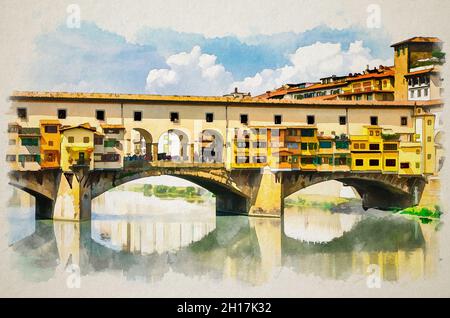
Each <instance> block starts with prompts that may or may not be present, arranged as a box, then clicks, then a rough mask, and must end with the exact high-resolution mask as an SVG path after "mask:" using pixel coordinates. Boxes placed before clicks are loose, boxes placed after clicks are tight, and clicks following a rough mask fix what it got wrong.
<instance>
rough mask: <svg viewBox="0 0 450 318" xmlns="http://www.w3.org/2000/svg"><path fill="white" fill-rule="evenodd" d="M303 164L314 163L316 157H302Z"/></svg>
mask: <svg viewBox="0 0 450 318" xmlns="http://www.w3.org/2000/svg"><path fill="white" fill-rule="evenodd" d="M300 162H301V163H302V165H312V164H313V163H314V158H312V157H302V158H301V159H300Z"/></svg>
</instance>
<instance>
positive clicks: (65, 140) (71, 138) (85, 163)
mask: <svg viewBox="0 0 450 318" xmlns="http://www.w3.org/2000/svg"><path fill="white" fill-rule="evenodd" d="M60 131H61V168H62V170H63V171H71V167H88V168H89V169H90V170H93V169H94V160H93V159H94V158H93V155H92V153H93V151H94V133H95V131H96V129H95V128H94V127H91V126H90V125H89V124H81V125H78V126H68V127H67V126H66V127H64V126H63V127H61V129H60Z"/></svg>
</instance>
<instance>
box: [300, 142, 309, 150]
mask: <svg viewBox="0 0 450 318" xmlns="http://www.w3.org/2000/svg"><path fill="white" fill-rule="evenodd" d="M300 146H301V149H302V150H308V144H307V143H306V142H302V143H301V145H300Z"/></svg>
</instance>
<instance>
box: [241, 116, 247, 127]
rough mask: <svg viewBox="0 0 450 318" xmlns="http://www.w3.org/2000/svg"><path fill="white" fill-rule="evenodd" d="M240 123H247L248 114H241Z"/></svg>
mask: <svg viewBox="0 0 450 318" xmlns="http://www.w3.org/2000/svg"><path fill="white" fill-rule="evenodd" d="M241 124H243V125H248V115H247V114H241Z"/></svg>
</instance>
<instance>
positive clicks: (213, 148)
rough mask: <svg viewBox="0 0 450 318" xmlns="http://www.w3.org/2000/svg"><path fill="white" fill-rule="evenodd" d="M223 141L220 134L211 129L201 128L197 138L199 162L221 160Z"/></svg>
mask: <svg viewBox="0 0 450 318" xmlns="http://www.w3.org/2000/svg"><path fill="white" fill-rule="evenodd" d="M223 149H224V142H223V137H222V135H221V134H220V133H219V132H218V131H215V130H213V129H206V130H203V131H202V132H201V134H200V139H199V152H200V154H199V158H198V160H197V158H196V160H195V161H199V162H211V163H216V162H223Z"/></svg>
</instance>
